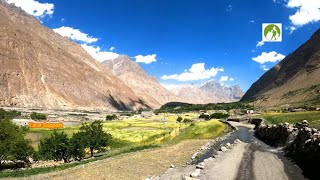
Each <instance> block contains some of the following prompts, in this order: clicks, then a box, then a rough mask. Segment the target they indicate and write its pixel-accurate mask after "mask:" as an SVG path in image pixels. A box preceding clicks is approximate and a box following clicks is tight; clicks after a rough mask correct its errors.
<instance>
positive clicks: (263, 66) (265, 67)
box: [260, 65, 269, 71]
mask: <svg viewBox="0 0 320 180" xmlns="http://www.w3.org/2000/svg"><path fill="white" fill-rule="evenodd" d="M260 67H261V69H263V70H264V71H268V70H269V68H267V66H266V65H261V66H260Z"/></svg>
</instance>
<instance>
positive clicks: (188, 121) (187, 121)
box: [183, 118, 192, 123]
mask: <svg viewBox="0 0 320 180" xmlns="http://www.w3.org/2000/svg"><path fill="white" fill-rule="evenodd" d="M183 122H184V123H191V122H192V120H191V119H187V118H186V119H184V120H183Z"/></svg>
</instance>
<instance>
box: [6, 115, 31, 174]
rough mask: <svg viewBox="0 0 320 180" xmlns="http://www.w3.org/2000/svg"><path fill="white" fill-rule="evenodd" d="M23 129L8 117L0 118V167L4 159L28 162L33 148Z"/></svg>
mask: <svg viewBox="0 0 320 180" xmlns="http://www.w3.org/2000/svg"><path fill="white" fill-rule="evenodd" d="M24 135H25V134H24V131H22V130H21V129H20V128H19V126H17V125H15V124H13V123H12V121H11V120H9V119H7V118H6V119H3V120H0V169H1V166H2V165H3V164H4V162H5V161H8V160H11V161H14V162H17V161H20V162H21V161H22V162H23V163H24V164H25V163H27V164H29V163H30V161H29V157H31V156H32V154H33V152H34V150H33V148H32V146H31V143H30V141H29V140H25V139H24Z"/></svg>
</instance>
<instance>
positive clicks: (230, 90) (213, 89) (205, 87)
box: [170, 80, 244, 104]
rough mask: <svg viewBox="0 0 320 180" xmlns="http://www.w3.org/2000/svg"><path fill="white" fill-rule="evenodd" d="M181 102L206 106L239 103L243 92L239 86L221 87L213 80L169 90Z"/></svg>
mask: <svg viewBox="0 0 320 180" xmlns="http://www.w3.org/2000/svg"><path fill="white" fill-rule="evenodd" d="M170 91H171V92H173V93H174V94H175V95H176V96H177V97H179V98H180V99H181V100H182V102H187V103H192V104H207V103H221V102H235V101H239V100H240V99H241V97H242V96H243V94H244V92H243V91H242V90H241V88H240V87H239V86H230V87H228V86H223V85H221V84H220V83H219V82H217V81H215V80H210V81H207V82H205V83H203V84H200V85H198V84H186V85H180V86H177V87H175V88H173V89H171V90H170Z"/></svg>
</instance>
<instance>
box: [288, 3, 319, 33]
mask: <svg viewBox="0 0 320 180" xmlns="http://www.w3.org/2000/svg"><path fill="white" fill-rule="evenodd" d="M287 7H288V8H293V9H296V10H297V11H296V13H295V14H294V15H291V16H289V19H290V21H291V23H292V24H293V25H294V26H296V27H301V26H304V25H306V24H308V23H313V22H318V21H320V1H319V0H289V1H288V4H287Z"/></svg>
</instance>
